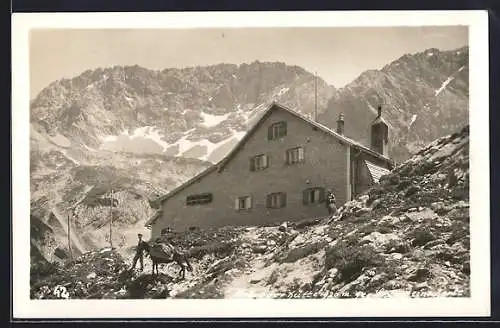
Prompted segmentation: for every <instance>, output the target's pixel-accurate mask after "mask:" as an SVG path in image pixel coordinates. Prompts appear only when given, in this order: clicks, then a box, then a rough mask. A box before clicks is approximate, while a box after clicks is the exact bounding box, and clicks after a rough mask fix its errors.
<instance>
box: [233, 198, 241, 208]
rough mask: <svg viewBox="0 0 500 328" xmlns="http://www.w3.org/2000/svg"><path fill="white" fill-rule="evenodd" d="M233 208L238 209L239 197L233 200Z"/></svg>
mask: <svg viewBox="0 0 500 328" xmlns="http://www.w3.org/2000/svg"><path fill="white" fill-rule="evenodd" d="M234 209H235V210H239V209H240V199H239V198H236V199H235V200H234Z"/></svg>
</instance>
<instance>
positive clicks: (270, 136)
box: [267, 125, 273, 140]
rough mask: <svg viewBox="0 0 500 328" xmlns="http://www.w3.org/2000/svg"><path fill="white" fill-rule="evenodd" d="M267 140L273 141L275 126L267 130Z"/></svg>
mask: <svg viewBox="0 0 500 328" xmlns="http://www.w3.org/2000/svg"><path fill="white" fill-rule="evenodd" d="M267 140H273V126H272V125H270V126H269V127H268V128H267Z"/></svg>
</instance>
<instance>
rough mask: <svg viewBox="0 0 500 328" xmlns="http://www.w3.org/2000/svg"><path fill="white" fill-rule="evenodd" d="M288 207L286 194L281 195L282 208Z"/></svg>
mask: <svg viewBox="0 0 500 328" xmlns="http://www.w3.org/2000/svg"><path fill="white" fill-rule="evenodd" d="M285 206H286V194H285V193H284V192H282V193H281V207H285Z"/></svg>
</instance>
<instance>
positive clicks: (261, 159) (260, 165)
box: [250, 154, 269, 171]
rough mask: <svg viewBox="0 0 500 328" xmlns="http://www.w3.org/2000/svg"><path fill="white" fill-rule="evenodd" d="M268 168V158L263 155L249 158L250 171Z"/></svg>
mask: <svg viewBox="0 0 500 328" xmlns="http://www.w3.org/2000/svg"><path fill="white" fill-rule="evenodd" d="M268 166H269V156H268V155H265V154H261V155H257V156H254V157H252V158H250V171H260V170H264V169H265V168H267V167H268Z"/></svg>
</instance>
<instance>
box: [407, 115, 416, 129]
mask: <svg viewBox="0 0 500 328" xmlns="http://www.w3.org/2000/svg"><path fill="white" fill-rule="evenodd" d="M416 119H417V114H413V116H412V117H411V120H410V123H409V124H408V126H409V127H411V126H412V125H413V123H415V120H416Z"/></svg>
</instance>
